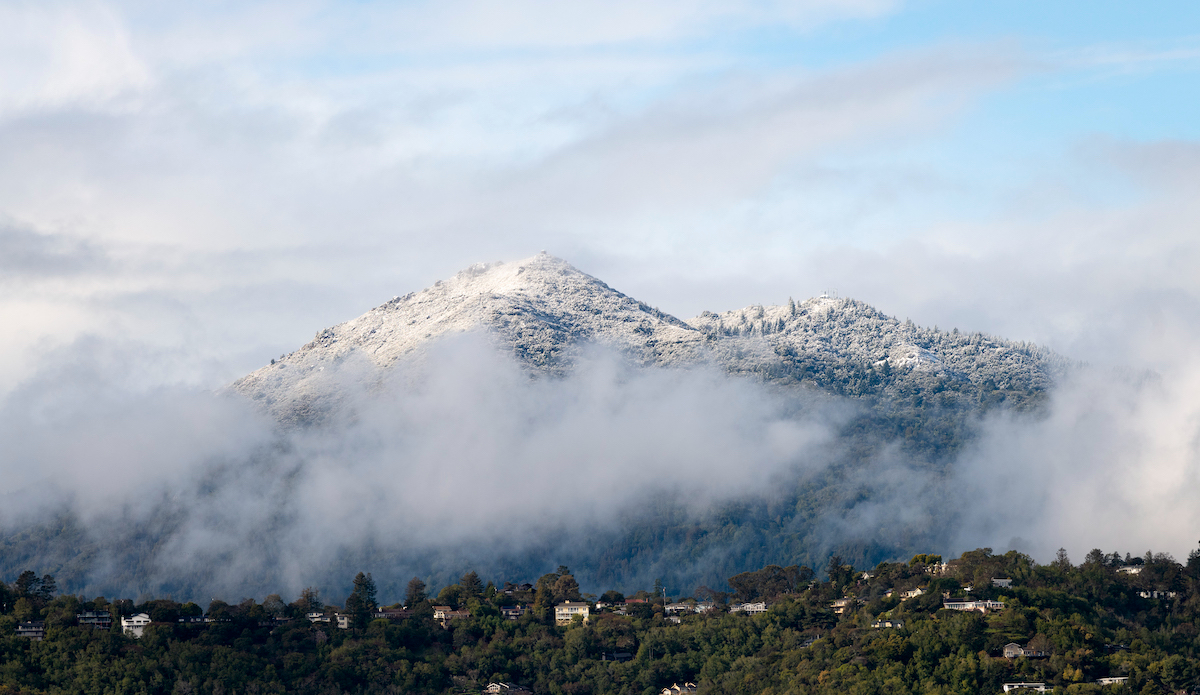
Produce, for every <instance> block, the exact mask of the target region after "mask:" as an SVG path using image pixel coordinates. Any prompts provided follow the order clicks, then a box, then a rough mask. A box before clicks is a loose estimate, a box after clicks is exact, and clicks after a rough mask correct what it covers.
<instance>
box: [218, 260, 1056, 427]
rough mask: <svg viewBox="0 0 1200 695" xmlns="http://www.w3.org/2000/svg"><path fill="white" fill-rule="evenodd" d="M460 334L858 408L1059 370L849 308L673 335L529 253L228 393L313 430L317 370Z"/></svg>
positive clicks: (1034, 351)
mask: <svg viewBox="0 0 1200 695" xmlns="http://www.w3.org/2000/svg"><path fill="white" fill-rule="evenodd" d="M467 332H478V333H481V334H483V335H484V336H486V338H487V339H488V340H489V341H490V342H491V343H492V344H493V345H494V346H495V347H496V348H497V349H499V350H501V351H504V352H507V353H509V354H511V355H512V356H513V357H514V358H515V359H516V360H517V361H518V362H520V363H521V364H522V365H524V366H525V367H526V368H528V369H529V370H531V371H532V372H535V373H541V374H548V375H564V374H566V373H568V372H569V371H570V370H571V368H572V366H573V363H574V361H575V360H576V359H577V358H578V357H579V355H580V354H581V351H582V350H583V349H584V346H586V345H588V344H590V343H599V344H602V345H606V346H609V347H611V348H614V349H616V350H617V351H618V352H620V353H621V354H623V355H625V356H626V357H627V358H629V359H632V360H633V361H634V362H635V363H638V364H640V365H641V366H645V367H689V366H694V365H699V364H716V365H718V366H719V367H720V368H722V369H724V370H725V371H727V372H729V373H733V374H744V375H758V376H759V377H760V378H763V379H766V380H768V381H774V382H778V383H781V384H785V385H808V386H812V387H816V388H821V389H825V390H832V391H834V392H836V393H839V394H840V395H848V396H858V397H862V396H872V397H889V398H894V397H896V396H897V395H898V394H899V393H901V392H906V391H911V390H913V389H914V388H927V387H933V388H942V389H944V388H946V387H947V385H948V387H949V388H950V389H951V390H956V391H962V389H963V388H966V389H967V390H971V391H981V392H987V394H994V393H1001V394H1003V393H1004V392H1008V391H1012V392H1021V393H1028V392H1042V391H1044V390H1046V389H1047V388H1049V387H1050V386H1051V385H1052V384H1053V382H1054V380H1055V379H1056V377H1057V375H1058V374H1059V373H1061V372H1062V370H1063V369H1065V368H1066V367H1067V366H1068V365H1069V361H1067V360H1066V359H1064V358H1062V357H1061V356H1059V355H1057V354H1055V353H1053V352H1052V351H1049V350H1047V349H1045V348H1041V347H1040V346H1037V345H1031V344H1029V343H1024V342H1015V341H1009V340H1005V339H1002V338H997V337H993V336H987V335H984V334H981V333H971V334H964V333H959V332H958V331H957V329H955V330H954V331H952V332H946V331H940V330H938V329H929V328H922V327H919V326H917V325H915V324H913V322H912V321H904V322H901V321H899V320H898V319H896V318H894V317H891V316H888V315H887V314H884V313H883V312H882V311H880V310H878V309H876V308H875V307H873V306H871V305H869V304H866V303H864V302H861V301H858V300H854V299H837V298H830V297H826V296H821V297H814V298H811V299H808V300H804V301H802V302H800V303H796V302H794V301H793V300H789V301H788V304H787V305H777V306H765V305H751V306H749V307H744V308H742V309H733V310H729V311H724V312H720V313H715V312H711V311H705V312H702V313H701V314H700V315H699V316H697V317H695V318H692V319H688V320H687V321H683V320H680V319H678V318H676V317H675V316H672V315H670V314H667V313H665V312H662V311H660V310H658V309H656V308H653V307H651V306H649V305H647V304H646V303H644V302H641V301H639V300H637V299H635V298H633V297H630V296H628V295H625V294H624V293H622V292H619V291H617V290H615V289H613V288H612V287H610V286H609V285H607V284H606V283H604V282H603V281H601V280H599V279H598V278H595V277H593V276H591V275H588V274H587V273H584V272H582V271H580V270H578V269H576V268H575V267H574V266H572V265H571V264H570V263H568V262H566V261H564V260H562V259H560V258H556V257H554V256H550V255H548V254H546V253H545V252H542V253H540V254H538V255H536V256H533V257H531V258H526V259H522V260H520V261H516V262H510V263H505V262H495V263H477V264H475V265H472V266H470V267H468V268H466V269H464V270H462V271H460V272H459V273H457V274H456V275H454V276H453V277H452V278H450V279H448V280H444V281H441V280H439V281H438V282H436V283H434V284H433V285H431V286H430V287H427V288H425V289H423V290H420V291H418V292H410V293H408V294H406V295H403V296H397V297H394V298H393V299H391V300H390V301H388V302H385V303H383V304H381V305H379V306H377V307H375V308H373V309H371V310H369V311H367V312H366V313H364V314H362V315H360V316H358V317H356V318H354V319H351V320H349V321H346V322H343V323H340V324H337V325H335V326H332V327H329V328H325V329H323V330H321V331H318V332H317V334H316V336H315V338H314V339H313V340H312V341H311V342H309V343H307V344H306V345H304V346H302V347H301V348H299V349H297V350H296V351H294V352H292V353H290V354H287V355H284V356H282V357H281V358H280V359H279V360H272V363H271V364H269V365H266V366H264V367H262V368H260V369H258V370H256V371H254V372H251V373H250V374H248V375H246V376H244V377H242V378H241V379H239V380H237V381H235V382H234V383H233V384H231V388H232V389H233V390H234V391H236V392H239V393H241V394H243V395H245V396H248V397H249V398H251V399H252V400H254V401H255V402H257V403H259V404H260V406H262V407H265V408H266V409H267V410H268V411H269V412H271V414H272V415H273V416H274V417H275V418H276V419H277V420H279V421H281V422H286V423H291V424H299V425H303V424H308V423H313V422H317V421H320V420H321V418H322V417H323V415H324V414H326V413H328V412H330V411H331V410H333V409H336V408H337V407H338V405H337V404H338V389H339V388H340V387H341V386H340V385H339V383H338V382H337V381H336V380H331V379H330V378H329V375H328V374H325V373H324V370H325V368H326V367H330V366H334V367H337V366H340V365H343V364H344V363H347V362H353V361H358V362H359V363H361V364H363V365H366V366H368V368H367V369H366V370H365V374H364V375H362V376H360V377H358V378H360V379H367V380H368V381H369V380H370V379H371V378H374V377H376V376H378V373H381V371H382V370H386V369H388V368H389V367H391V366H393V365H395V364H396V363H397V362H400V361H403V360H405V359H409V358H416V357H418V356H419V355H420V354H422V353H423V352H424V350H425V349H426V348H428V347H429V346H430V345H432V344H433V343H434V342H435V341H437V340H438V339H440V338H443V337H446V336H450V335H454V334H461V333H467ZM372 367H373V369H372ZM889 392H890V395H889ZM984 395H986V394H981V395H980V400H982V399H983V398H984ZM943 400H945V399H944V398H943ZM1001 400H1003V399H1001Z"/></svg>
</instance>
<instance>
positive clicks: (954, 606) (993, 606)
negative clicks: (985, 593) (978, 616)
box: [942, 601, 1004, 613]
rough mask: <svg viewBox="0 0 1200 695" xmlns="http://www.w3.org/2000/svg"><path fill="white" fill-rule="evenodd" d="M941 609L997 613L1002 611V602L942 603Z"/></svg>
mask: <svg viewBox="0 0 1200 695" xmlns="http://www.w3.org/2000/svg"><path fill="white" fill-rule="evenodd" d="M942 608H945V609H947V610H952V611H979V612H980V613H987V612H988V611H998V610H1003V609H1004V603H1003V602H1002V601H943V602H942Z"/></svg>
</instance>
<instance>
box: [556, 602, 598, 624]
mask: <svg viewBox="0 0 1200 695" xmlns="http://www.w3.org/2000/svg"><path fill="white" fill-rule="evenodd" d="M590 613H591V610H590V608H589V606H588V604H587V602H586V601H567V602H566V603H560V604H558V605H557V606H555V607H554V622H556V623H558V624H559V625H566V624H568V623H570V622H571V619H572V618H574V617H575V616H577V615H580V616H583V622H585V623H586V622H587V620H588V615H589V614H590Z"/></svg>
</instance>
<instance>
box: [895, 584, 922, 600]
mask: <svg viewBox="0 0 1200 695" xmlns="http://www.w3.org/2000/svg"><path fill="white" fill-rule="evenodd" d="M924 595H925V590H924V589H922V588H921V587H919V586H918V587H917V588H915V589H909V590H908V591H905V592H904V593H902V594H900V600H901V601H907V600H908V599H910V598H916V597H918V596H924Z"/></svg>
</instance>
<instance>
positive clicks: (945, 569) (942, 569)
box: [925, 560, 958, 577]
mask: <svg viewBox="0 0 1200 695" xmlns="http://www.w3.org/2000/svg"><path fill="white" fill-rule="evenodd" d="M950 562H958V561H957V560H951V561H950ZM950 569H951V565H950V563H949V562H943V563H940V564H933V565H926V566H925V572H926V573H927V574H932V575H933V576H935V577H944V576H946V575H947V574H950Z"/></svg>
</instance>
